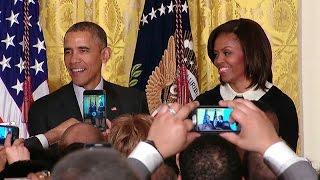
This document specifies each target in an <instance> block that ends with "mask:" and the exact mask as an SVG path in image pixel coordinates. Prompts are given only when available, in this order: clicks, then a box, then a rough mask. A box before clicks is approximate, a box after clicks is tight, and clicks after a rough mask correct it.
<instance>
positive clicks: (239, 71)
mask: <svg viewBox="0 0 320 180" xmlns="http://www.w3.org/2000/svg"><path fill="white" fill-rule="evenodd" d="M213 51H214V53H215V55H216V56H215V59H214V62H213V63H214V65H215V66H216V67H217V69H218V72H219V74H220V79H221V80H222V81H223V82H225V83H229V84H230V85H231V87H232V86H233V85H235V84H239V83H240V84H241V83H245V84H246V85H247V81H248V80H247V78H246V75H245V64H244V61H245V59H244V54H243V51H242V47H241V44H240V41H239V39H238V37H237V36H236V35H235V34H233V33H222V34H220V35H218V37H217V39H216V40H215V42H214V49H213Z"/></svg>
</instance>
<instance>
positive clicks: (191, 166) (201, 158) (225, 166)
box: [179, 135, 242, 180]
mask: <svg viewBox="0 0 320 180" xmlns="http://www.w3.org/2000/svg"><path fill="white" fill-rule="evenodd" d="M179 165H180V171H181V177H182V179H183V180H189V179H190V180H191V179H192V180H195V179H199V180H200V179H201V180H203V179H212V180H220V179H221V180H222V179H223V180H228V179H230V180H236V179H239V180H240V179H241V177H242V174H241V160H240V157H239V155H238V152H237V150H236V149H235V146H234V145H232V144H231V143H229V142H228V141H226V140H224V139H222V138H221V137H219V136H216V135H202V136H201V137H199V138H197V139H195V140H194V141H193V142H192V143H191V144H190V145H189V146H188V147H187V148H186V149H185V150H184V151H182V152H181V153H180V156H179Z"/></svg>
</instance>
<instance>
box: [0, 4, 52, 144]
mask: <svg viewBox="0 0 320 180" xmlns="http://www.w3.org/2000/svg"><path fill="white" fill-rule="evenodd" d="M47 79H48V68H47V59H46V47H45V44H44V38H43V34H42V29H41V27H40V23H39V2H38V1H37V0H1V1H0V121H1V123H5V124H10V125H15V126H18V127H19V129H20V137H24V138H26V137H28V132H27V128H26V127H27V123H28V122H27V120H28V118H27V114H28V110H29V107H30V104H31V103H32V102H33V101H35V100H37V99H38V98H40V97H42V96H44V95H46V94H48V93H49V89H48V84H47Z"/></svg>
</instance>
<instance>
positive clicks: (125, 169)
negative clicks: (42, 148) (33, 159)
mask: <svg viewBox="0 0 320 180" xmlns="http://www.w3.org/2000/svg"><path fill="white" fill-rule="evenodd" d="M51 177H52V179H53V180H69V179H81V180H91V179H95V180H105V179H112V180H113V179H119V180H127V179H132V180H136V179H137V177H136V175H135V174H134V172H133V171H132V170H131V169H130V168H129V166H128V164H127V162H126V159H124V158H122V157H121V156H120V154H119V153H118V152H116V151H115V150H114V149H112V148H96V149H85V150H80V151H76V152H74V153H71V154H69V155H67V156H65V157H64V158H63V159H61V160H60V161H59V162H58V163H57V164H56V165H55V167H54V168H53V172H52V175H51Z"/></svg>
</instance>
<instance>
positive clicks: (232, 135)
mask: <svg viewBox="0 0 320 180" xmlns="http://www.w3.org/2000/svg"><path fill="white" fill-rule="evenodd" d="M219 135H220V136H221V137H222V138H224V139H226V140H227V141H229V142H231V143H232V144H235V145H238V144H239V141H240V137H239V135H237V134H235V133H232V132H225V133H220V134H219Z"/></svg>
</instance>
